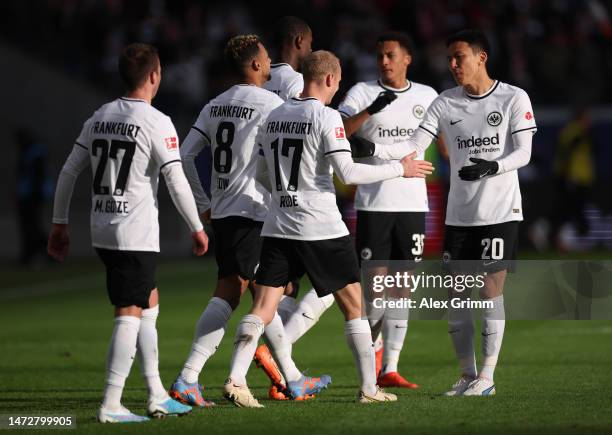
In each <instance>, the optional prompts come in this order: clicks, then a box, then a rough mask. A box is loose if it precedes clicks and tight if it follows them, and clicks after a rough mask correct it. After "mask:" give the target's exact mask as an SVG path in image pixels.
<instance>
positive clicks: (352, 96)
mask: <svg viewBox="0 0 612 435" xmlns="http://www.w3.org/2000/svg"><path fill="white" fill-rule="evenodd" d="M367 105H368V103H366V102H365V101H364V98H363V93H362V92H360V90H359V86H358V85H355V86H353V87H352V88H351V89H349V91H348V92H347V93H346V95H345V96H344V100H342V102H341V103H340V106H339V107H338V112H340V114H341V115H342V116H345V117H349V116H355V115H356V114H358V113H359V112H361V111H362V110H363V109H365V108H366V107H367Z"/></svg>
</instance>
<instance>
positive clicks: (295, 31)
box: [255, 16, 334, 400]
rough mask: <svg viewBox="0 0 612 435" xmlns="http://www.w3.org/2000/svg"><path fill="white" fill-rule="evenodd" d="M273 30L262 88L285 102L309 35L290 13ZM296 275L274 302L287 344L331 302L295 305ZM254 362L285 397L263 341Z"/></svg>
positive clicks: (309, 300) (299, 84) (298, 81)
mask: <svg viewBox="0 0 612 435" xmlns="http://www.w3.org/2000/svg"><path fill="white" fill-rule="evenodd" d="M274 29H275V31H274V37H273V41H274V45H275V46H276V50H277V52H278V54H279V56H280V57H279V59H280V63H273V64H272V65H271V66H270V67H271V69H270V79H269V80H268V81H266V82H265V83H264V85H263V87H264V89H267V90H269V91H271V92H274V93H275V94H277V95H278V96H279V97H280V98H281V99H283V100H284V101H286V100H288V99H290V98H292V97H299V95H300V94H301V92H302V89H304V79H303V77H302V74H301V73H300V72H299V67H300V64H301V63H302V60H303V59H304V58H305V57H306V56H308V55H309V54H310V53H311V52H312V48H311V46H312V40H313V35H312V30H311V29H310V26H308V24H307V23H306V22H305V21H304V20H302V19H300V18H297V17H292V16H287V17H283V18H281V19H280V20H279V21H278V22H277V23H276V24H275V25H274ZM300 278H301V277H298V278H296V280H295V281H293V282H291V283H290V284H289V285H288V286H287V288H286V289H285V295H283V297H282V299H281V301H280V303H279V305H278V314H279V316H280V318H281V320H282V322H283V325H285V334H286V335H287V337H288V338H289V340H290V341H291V343H294V342H295V341H297V340H298V338H299V337H301V336H302V335H303V334H304V333H306V331H307V330H308V329H309V328H310V327H312V326H313V325H314V324H315V323H316V322H317V321H318V319H319V317H320V316H321V314H323V312H324V311H325V310H326V309H327V308H329V307H330V306H331V305H332V304H333V302H334V298H333V296H332V295H331V294H330V295H328V296H326V297H323V298H319V296H318V295H317V292H316V291H315V290H314V289H311V290H310V291H309V292H307V293H306V295H304V297H303V298H302V299H301V301H300V302H299V304H298V302H297V301H296V297H297V294H298V289H299V281H300ZM255 362H256V364H257V366H258V367H260V368H262V369H263V370H264V372H265V373H266V375H267V376H268V377H269V378H270V381H271V383H272V384H271V386H270V389H269V391H268V396H269V397H270V398H271V399H274V400H285V399H286V396H285V394H284V393H283V391H284V390H285V382H284V380H283V378H282V374H281V373H280V370H279V368H278V365H277V364H276V362H275V361H274V358H273V357H272V355H271V354H270V350H269V349H268V347H267V346H266V345H265V344H262V345H260V346H259V347H258V348H257V351H256V352H255Z"/></svg>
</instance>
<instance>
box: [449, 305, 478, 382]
mask: <svg viewBox="0 0 612 435" xmlns="http://www.w3.org/2000/svg"><path fill="white" fill-rule="evenodd" d="M448 333H449V334H450V336H451V340H452V341H453V346H454V347H455V354H456V355H457V359H458V360H459V366H460V367H461V370H462V374H465V375H468V376H470V377H473V378H475V377H476V355H475V353H474V319H473V317H472V310H471V309H469V308H449V310H448Z"/></svg>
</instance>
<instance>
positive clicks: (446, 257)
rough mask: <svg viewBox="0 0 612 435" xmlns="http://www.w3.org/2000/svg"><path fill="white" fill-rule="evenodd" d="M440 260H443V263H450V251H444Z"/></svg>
mask: <svg viewBox="0 0 612 435" xmlns="http://www.w3.org/2000/svg"><path fill="white" fill-rule="evenodd" d="M442 261H443V262H444V264H448V263H450V261H451V255H450V252H448V251H444V253H443V254H442Z"/></svg>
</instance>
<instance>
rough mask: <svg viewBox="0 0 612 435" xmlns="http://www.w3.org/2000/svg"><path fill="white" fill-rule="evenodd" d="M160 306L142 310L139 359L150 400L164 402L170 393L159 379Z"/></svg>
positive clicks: (139, 332) (139, 331)
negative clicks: (158, 323)
mask: <svg viewBox="0 0 612 435" xmlns="http://www.w3.org/2000/svg"><path fill="white" fill-rule="evenodd" d="M158 315H159V305H156V306H154V307H153V308H148V309H146V310H142V317H141V318H140V329H139V330H138V346H137V347H138V357H139V360H140V370H141V372H142V377H143V378H144V380H145V382H146V384H147V389H148V390H149V400H164V399H167V398H168V393H167V392H166V389H165V388H164V384H162V381H161V379H160V377H159V351H158V348H157V328H156V326H155V324H156V322H157V316H158Z"/></svg>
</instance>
